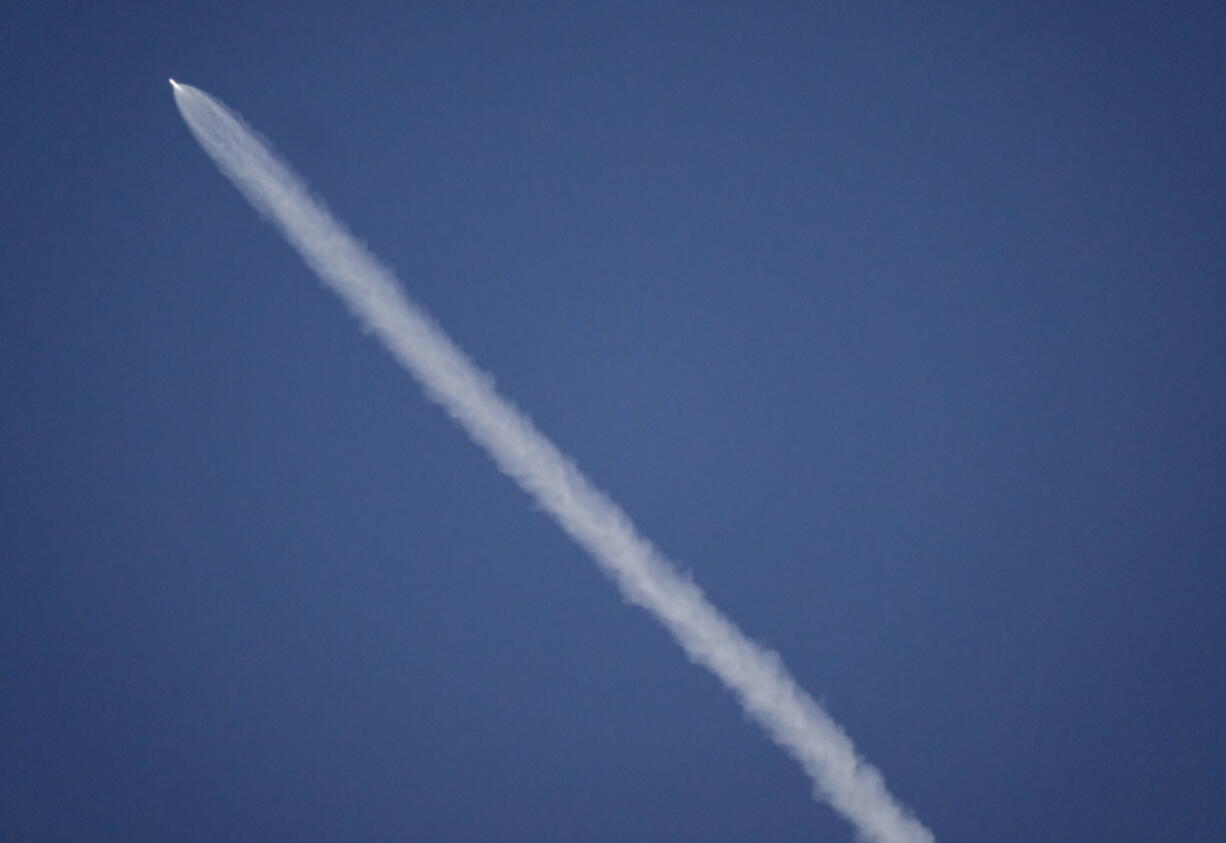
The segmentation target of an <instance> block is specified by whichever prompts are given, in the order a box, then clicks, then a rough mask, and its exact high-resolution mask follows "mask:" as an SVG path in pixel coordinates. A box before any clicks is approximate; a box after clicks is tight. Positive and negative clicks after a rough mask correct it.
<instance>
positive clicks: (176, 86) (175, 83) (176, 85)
mask: <svg viewBox="0 0 1226 843" xmlns="http://www.w3.org/2000/svg"><path fill="white" fill-rule="evenodd" d="M170 87H172V88H178V87H179V83H178V82H176V81H175V80H173V79H171V80H170Z"/></svg>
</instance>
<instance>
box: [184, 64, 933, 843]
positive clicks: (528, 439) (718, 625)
mask: <svg viewBox="0 0 1226 843" xmlns="http://www.w3.org/2000/svg"><path fill="white" fill-rule="evenodd" d="M171 86H172V87H173V89H174V97H175V104H176V105H177V106H178V108H179V112H180V114H182V116H183V119H184V120H185V121H186V122H187V125H188V127H189V128H190V129H191V131H192V134H193V135H195V137H196V140H198V141H199V142H200V145H201V146H203V147H204V149H205V151H206V152H207V153H208V154H209V155H210V156H211V157H212V159H213V160H214V161H215V162H216V164H217V166H218V167H220V168H221V170H222V172H223V173H225V174H226V176H228V177H229V179H230V180H231V181H232V182H233V183H234V185H235V186H236V187H237V188H238V189H239V190H240V191H241V192H242V193H243V195H244V196H246V197H247V199H248V201H250V202H251V204H252V205H254V206H255V208H256V209H257V210H258V211H259V212H260V213H261V214H262V215H263V216H265V217H266V218H268V219H269V220H270V221H271V222H272V223H273V224H274V225H275V226H277V227H278V228H279V229H280V230H281V232H282V233H283V234H284V235H285V237H286V239H288V240H289V242H290V244H291V245H293V247H294V248H295V249H296V250H297V251H298V253H299V254H300V255H301V256H302V258H303V260H305V261H306V262H307V264H308V265H309V266H310V267H311V269H313V270H314V271H315V273H316V274H317V275H319V277H320V278H321V279H322V280H323V281H324V283H325V284H326V285H327V286H328V287H330V288H331V289H332V290H333V292H335V293H336V294H337V295H338V296H340V298H341V300H342V301H343V302H344V303H345V305H346V306H347V307H348V308H349V310H350V311H351V312H352V313H353V314H354V316H356V317H357V319H358V321H359V322H361V323H362V325H363V326H364V327H365V328H367V329H368V330H369V331H370V332H371V333H373V334H374V335H375V336H376V337H377V338H378V339H379V341H380V342H381V343H382V344H383V345H384V347H385V348H386V349H387V350H388V352H390V353H391V355H392V356H393V357H394V358H395V359H396V360H397V361H398V362H399V363H400V364H401V365H402V366H403V367H404V368H405V369H407V370H408V371H409V372H410V373H411V374H412V375H413V376H414V377H415V378H416V379H417V380H418V381H419V382H420V383H421V385H422V387H423V388H424V389H425V391H426V393H427V394H428V395H429V397H430V398H431V399H432V400H434V401H436V402H437V403H439V404H440V405H442V407H443V409H445V410H446V411H447V413H448V414H450V415H451V417H452V418H453V419H455V421H456V422H457V423H458V424H459V425H460V426H461V427H462V428H463V429H464V430H465V431H466V432H467V433H468V435H469V436H470V437H471V438H472V439H473V441H475V442H476V443H477V444H478V445H480V446H481V447H482V448H483V449H485V451H486V453H488V454H489V455H490V457H491V458H492V459H493V460H494V462H495V463H496V464H497V465H498V467H499V468H500V469H501V470H502V471H503V472H505V473H506V474H507V475H509V476H510V477H511V478H512V479H514V480H515V482H516V483H518V484H519V485H520V486H521V487H522V488H523V489H524V491H526V492H527V493H528V494H529V495H531V496H532V497H533V498H534V499H535V500H536V501H537V502H538V503H539V504H540V506H541V507H542V508H543V509H544V510H545V511H546V512H547V513H549V514H550V515H551V516H552V517H553V519H554V520H555V521H556V522H557V523H558V526H560V527H561V528H562V529H563V530H564V531H566V533H568V534H569V535H570V536H571V538H573V539H574V540H575V541H576V542H577V543H578V544H579V545H581V546H582V547H583V548H584V549H586V550H587V551H588V552H589V553H590V554H591V555H592V557H593V558H594V559H595V561H596V563H597V564H598V565H599V567H600V569H601V570H602V571H603V572H604V573H605V574H606V575H607V576H608V577H609V578H610V579H611V580H613V582H614V583H615V584H616V585H617V587H618V588H619V589H620V590H621V593H622V595H623V596H624V597H625V598H626V599H627V600H629V601H630V602H632V603H636V604H638V605H639V606H641V607H643V608H644V609H646V610H647V611H648V612H649V613H650V614H651V615H652V616H653V617H655V619H656V620H657V621H659V622H660V624H661V625H663V626H664V627H665V628H666V629H667V630H668V631H669V632H670V633H671V634H672V636H673V638H674V639H676V641H677V643H678V644H680V645H681V647H682V649H684V650H685V652H686V655H688V656H689V658H690V659H691V660H692V661H694V662H697V663H698V664H700V665H703V666H704V667H706V668H707V669H708V670H710V671H711V672H712V673H714V674H715V675H716V676H717V677H718V678H719V680H720V681H721V682H723V683H724V685H725V686H726V687H727V688H728V690H730V691H731V692H732V694H733V695H734V696H735V697H736V698H737V700H738V701H739V702H740V704H741V706H742V707H743V708H744V710H745V711H746V713H747V714H749V715H750V716H751V717H752V718H753V719H754V720H756V721H757V722H758V723H759V724H760V725H761V726H762V728H763V729H764V730H765V731H766V733H767V734H768V735H769V736H770V737H771V738H772V739H773V740H774V741H775V742H776V743H778V744H779V745H780V746H781V747H782V748H783V749H784V750H786V751H787V752H788V753H789V754H790V755H791V756H792V757H793V758H795V759H796V760H797V761H798V762H799V763H800V765H801V767H803V768H804V770H805V772H806V773H807V774H808V776H809V778H810V779H812V782H813V787H814V795H815V796H816V797H818V798H820V799H823V800H825V801H826V802H828V803H829V804H830V805H831V806H832V807H833V808H834V809H835V810H836V811H838V812H839V813H840V814H842V815H843V816H844V817H845V818H846V819H847V820H848V821H849V822H850V823H851V824H852V826H854V827H855V829H856V831H857V833H858V835H859V837H860V838H861V839H862V840H866V841H873V843H931V841H933V840H934V838H933V835H932V833H931V832H929V831H928V829H927V828H925V827H924V826H923V825H922V824H921V823H920V822H919V821H918V820H916V819H915V818H914V817H912V816H911V815H910V814H909V813H908V812H907V810H906V809H905V808H904V807H903V806H902V805H900V804H899V803H898V802H897V801H895V799H894V798H893V797H892V796H891V795H890V793H889V792H888V791H887V790H886V788H885V784H884V782H883V780H882V778H881V775H880V773H878V772H877V770H876V769H874V768H873V767H872V766H870V765H869V764H868V763H867V762H865V761H864V760H863V759H861V758H860V757H859V755H857V753H856V751H855V748H854V747H853V745H852V742H851V740H850V739H849V738H848V737H847V735H846V734H845V733H844V732H843V731H842V729H840V728H839V726H838V724H836V723H835V722H834V721H833V720H832V719H831V718H830V716H829V715H827V714H826V712H825V711H823V710H822V708H821V707H820V706H818V704H817V703H816V702H815V701H814V700H813V699H812V698H811V697H809V695H808V694H806V693H805V692H804V691H803V690H802V689H801V688H800V687H799V686H798V685H797V684H796V682H795V681H794V680H793V679H792V678H791V676H790V675H789V674H788V672H787V670H786V669H785V668H784V667H783V664H782V662H781V661H780V660H779V658H778V656H776V655H775V654H774V653H773V652H771V651H769V650H766V649H764V648H763V647H761V646H759V645H758V644H755V643H754V642H752V641H750V640H749V639H748V638H746V637H745V635H744V634H742V633H741V632H740V630H738V629H737V628H736V627H735V626H733V625H732V623H731V622H730V621H729V620H728V619H726V618H725V617H724V616H723V615H722V614H720V612H719V611H718V610H716V609H715V607H714V606H712V605H711V603H710V602H708V601H707V599H706V597H705V596H704V595H703V593H702V591H701V590H700V589H699V588H698V587H697V586H696V585H694V583H693V582H691V581H690V580H689V579H688V578H687V577H685V576H683V575H682V574H680V573H679V572H678V571H677V570H676V568H675V567H674V566H673V565H672V563H670V562H669V561H668V560H667V559H666V558H665V557H664V556H663V555H662V554H661V553H660V552H659V551H657V550H656V549H655V548H654V547H653V546H652V545H651V544H650V543H649V542H648V541H647V540H646V539H645V538H643V537H642V536H641V535H639V533H638V531H637V530H636V529H635V527H634V525H633V524H631V522H630V520H629V518H627V516H626V515H625V514H624V513H623V512H622V510H621V509H620V508H619V507H618V506H617V505H616V504H614V503H613V502H612V501H611V500H609V499H608V498H607V497H606V496H605V495H604V494H603V493H602V492H601V491H600V490H599V489H597V488H596V487H595V486H594V485H592V483H591V482H590V481H589V480H588V479H587V478H586V477H584V476H583V474H581V473H580V472H579V470H578V469H577V468H576V467H575V466H574V464H573V463H571V462H570V460H568V459H567V458H566V457H565V456H564V455H563V454H562V453H561V452H560V451H559V450H558V449H557V448H556V447H555V446H554V445H553V444H552V443H551V442H550V441H549V440H548V439H546V438H545V436H544V435H543V434H541V433H540V432H539V431H538V430H537V429H536V428H535V427H533V425H532V423H531V422H530V421H528V419H527V417H525V416H524V415H523V414H522V413H521V412H520V411H519V410H517V409H516V408H515V407H514V406H513V405H511V404H510V403H509V402H508V401H507V400H506V399H504V398H502V397H501V396H500V395H499V394H498V393H497V392H496V391H495V389H494V386H493V382H492V380H491V379H490V378H489V377H488V376H487V375H485V374H484V373H482V372H481V371H480V370H479V369H478V368H477V367H476V366H475V365H474V364H473V363H472V362H471V361H470V360H469V359H468V357H467V356H466V355H465V354H464V352H463V351H461V350H460V349H459V348H458V347H457V346H456V345H455V343H453V342H452V341H451V339H450V338H449V337H448V336H447V335H446V334H445V333H444V332H443V330H442V329H441V328H440V327H439V326H438V325H437V324H436V323H435V322H434V321H433V320H432V319H431V318H430V317H429V316H428V315H427V314H426V313H425V312H424V311H423V310H421V309H420V308H419V307H418V306H417V305H416V304H414V303H413V302H411V301H410V300H409V299H408V298H407V297H406V296H405V294H404V293H403V292H402V290H401V288H400V285H399V284H398V283H397V281H396V279H395V277H394V276H393V274H392V272H391V271H390V270H388V269H387V268H386V267H384V266H383V265H382V264H381V263H379V261H378V260H377V259H376V258H375V257H374V256H373V255H371V254H370V253H369V252H367V251H366V249H365V248H364V247H363V246H362V245H361V244H360V243H359V242H358V241H357V240H355V239H354V237H353V236H352V235H351V234H350V233H349V232H348V230H346V228H345V227H344V226H343V225H342V224H341V223H340V222H338V221H337V220H336V219H334V218H333V217H332V215H331V214H329V213H328V211H327V210H326V209H325V208H324V206H323V204H322V203H321V202H320V201H319V200H318V199H316V198H314V197H312V196H311V194H310V192H309V191H308V189H307V188H306V186H305V185H304V184H303V182H302V181H301V180H300V179H299V177H298V176H297V175H296V174H295V173H294V172H293V171H292V170H291V169H290V168H289V166H288V165H287V164H285V163H284V162H283V161H281V160H280V159H279V158H277V157H276V155H275V154H274V153H273V152H272V151H271V149H270V147H269V146H268V145H266V144H265V143H264V142H263V141H262V140H261V139H260V138H259V137H258V135H257V134H256V133H255V132H254V131H253V130H252V129H250V128H249V127H248V126H246V125H245V124H244V123H243V121H242V120H241V118H239V117H238V116H237V115H236V114H234V113H233V112H231V111H230V110H228V109H227V108H226V107H225V106H223V105H222V104H221V103H219V102H217V101H216V100H214V99H212V98H211V97H209V96H208V95H207V94H205V93H204V92H202V91H200V90H198V89H196V88H193V87H191V86H190V85H184V84H182V83H179V82H175V81H174V80H171Z"/></svg>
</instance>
